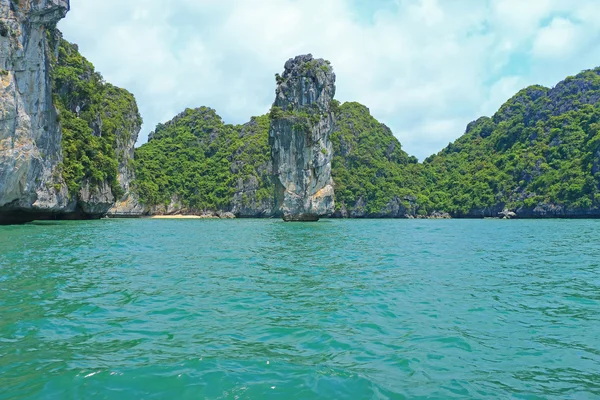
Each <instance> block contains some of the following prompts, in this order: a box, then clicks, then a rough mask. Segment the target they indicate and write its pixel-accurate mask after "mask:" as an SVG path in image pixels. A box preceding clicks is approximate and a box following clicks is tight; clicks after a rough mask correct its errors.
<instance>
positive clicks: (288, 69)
mask: <svg viewBox="0 0 600 400" xmlns="http://www.w3.org/2000/svg"><path fill="white" fill-rule="evenodd" d="M276 79H277V90H276V98H275V103H274V104H273V108H272V109H271V127H270V130H269V144H270V146H271V158H272V162H273V172H274V178H275V179H274V180H275V210H278V212H279V213H280V214H281V216H282V217H283V219H284V220H285V221H316V220H318V219H319V217H322V216H326V215H330V214H331V213H333V211H334V190H333V180H332V178H331V161H332V158H333V155H332V153H333V151H332V143H331V140H330V135H331V133H332V131H333V127H334V117H335V116H334V113H333V110H332V100H333V97H334V95H335V74H334V73H333V69H332V68H331V66H330V64H329V62H327V61H325V60H323V59H315V58H313V56H312V55H310V54H308V55H303V56H298V57H296V58H293V59H290V60H288V62H287V63H286V64H285V71H284V73H283V75H282V76H279V75H277V76H276Z"/></svg>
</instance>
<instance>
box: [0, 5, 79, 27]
mask: <svg viewBox="0 0 600 400" xmlns="http://www.w3.org/2000/svg"><path fill="white" fill-rule="evenodd" d="M0 5H1V9H2V16H3V17H5V16H7V15H9V14H8V12H9V10H10V12H12V13H14V14H16V15H18V16H19V17H21V18H23V17H24V16H26V17H27V18H28V19H29V22H34V23H35V22H37V23H44V24H47V23H50V24H52V23H56V22H58V21H60V20H61V19H63V18H64V17H65V16H66V15H67V12H68V11H69V10H70V8H71V5H70V2H69V0H0Z"/></svg>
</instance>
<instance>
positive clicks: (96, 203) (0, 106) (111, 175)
mask: <svg viewBox="0 0 600 400" xmlns="http://www.w3.org/2000/svg"><path fill="white" fill-rule="evenodd" d="M68 10H69V1H67V0H20V1H16V0H0V223H3V222H9V223H10V222H23V221H28V220H33V219H46V218H97V217H101V216H103V215H105V214H106V213H107V212H108V210H109V209H110V208H111V207H113V206H114V204H115V200H118V199H121V200H122V201H123V202H124V203H127V204H130V203H132V202H133V203H135V199H133V201H132V199H131V197H130V196H129V195H128V192H129V183H130V181H131V180H132V178H133V168H132V165H131V164H132V158H133V145H134V143H135V141H136V140H137V134H138V132H139V129H140V126H141V118H140V116H139V113H138V109H137V105H136V103H135V99H134V98H133V96H132V95H131V94H130V93H129V92H127V91H125V90H123V89H119V88H116V87H114V86H112V85H110V84H107V83H104V81H103V79H102V76H100V74H98V73H97V72H95V70H94V67H93V66H92V65H91V63H89V62H88V61H87V60H85V58H83V57H82V56H81V55H80V54H79V52H78V49H77V46H75V45H73V44H70V43H68V42H66V41H65V40H63V39H62V35H61V34H60V32H59V31H58V30H57V29H56V23H57V22H58V21H59V20H60V19H61V18H63V17H64V16H65V15H66V13H67V12H68ZM130 208H133V209H134V210H135V211H136V212H140V210H139V209H137V208H136V207H131V206H130Z"/></svg>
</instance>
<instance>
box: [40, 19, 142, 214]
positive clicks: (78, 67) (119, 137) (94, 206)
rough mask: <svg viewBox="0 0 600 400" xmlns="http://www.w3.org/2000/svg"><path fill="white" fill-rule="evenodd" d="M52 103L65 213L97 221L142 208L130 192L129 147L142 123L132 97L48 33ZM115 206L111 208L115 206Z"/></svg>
mask: <svg viewBox="0 0 600 400" xmlns="http://www.w3.org/2000/svg"><path fill="white" fill-rule="evenodd" d="M49 37H50V40H51V42H55V43H56V44H57V52H56V53H55V54H54V55H53V56H52V67H53V68H52V72H51V76H52V83H53V91H54V95H55V96H54V97H55V105H56V107H57V108H58V110H59V112H60V114H59V115H60V122H61V126H62V131H63V137H62V148H63V157H64V158H63V162H62V165H63V171H62V173H63V177H64V178H65V181H66V184H67V187H68V189H69V194H70V200H71V201H70V204H69V207H68V208H67V209H66V210H65V212H66V213H73V214H75V215H77V216H78V217H99V216H102V215H105V214H106V213H107V212H109V210H111V209H112V211H111V212H112V214H113V215H120V214H123V215H136V214H140V213H141V212H142V211H143V210H142V209H141V208H140V207H139V206H138V205H137V201H136V199H135V197H134V196H132V195H131V194H130V183H131V181H132V180H133V176H134V172H133V165H132V164H133V152H134V144H135V142H136V140H137V137H138V133H139V131H140V127H141V124H142V119H141V117H140V114H139V111H138V108H137V104H136V102H135V98H134V97H133V95H132V94H131V93H129V92H128V91H126V90H124V89H121V88H118V87H115V86H113V85H111V84H109V83H105V82H104V79H103V78H102V76H101V75H100V74H99V73H98V72H96V71H95V69H94V66H93V65H92V64H91V63H90V62H89V61H87V60H86V59H85V58H84V57H82V56H81V54H79V51H78V48H77V46H76V45H74V44H71V43H69V42H67V41H66V40H64V39H62V35H61V34H60V32H58V31H57V30H53V31H51V32H50V35H49ZM115 202H116V205H115Z"/></svg>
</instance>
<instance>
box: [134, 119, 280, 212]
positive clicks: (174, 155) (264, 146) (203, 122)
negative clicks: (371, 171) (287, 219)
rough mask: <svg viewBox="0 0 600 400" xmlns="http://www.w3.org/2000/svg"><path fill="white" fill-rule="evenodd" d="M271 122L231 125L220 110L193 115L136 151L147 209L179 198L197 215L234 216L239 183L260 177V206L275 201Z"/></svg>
mask: <svg viewBox="0 0 600 400" xmlns="http://www.w3.org/2000/svg"><path fill="white" fill-rule="evenodd" d="M268 132H269V117H268V116H261V117H255V118H253V119H252V121H250V122H249V123H247V124H245V125H243V126H233V125H225V124H224V123H223V121H222V120H221V118H220V117H219V116H218V115H217V114H216V113H215V111H214V110H212V109H210V108H207V107H201V108H198V109H195V110H191V109H187V110H186V111H184V112H183V113H181V114H179V115H178V116H177V117H175V118H174V119H173V120H172V121H170V122H168V123H167V124H161V125H159V126H158V127H157V128H156V131H155V132H154V133H153V134H152V137H151V140H150V141H149V142H148V143H147V144H145V145H143V146H141V147H140V148H138V149H136V163H135V164H136V181H135V188H136V191H137V192H138V194H139V196H140V199H141V200H142V202H144V203H145V204H147V205H160V204H168V203H169V202H170V201H171V198H172V197H173V196H176V197H177V198H179V199H181V201H182V203H183V205H184V206H186V207H188V208H191V209H197V210H228V209H230V207H231V202H232V198H233V195H234V193H235V190H236V185H237V183H238V181H239V180H240V179H241V180H247V179H249V178H250V177H255V178H256V179H257V180H258V182H259V188H258V190H257V193H256V198H257V200H259V201H260V200H263V199H266V198H272V196H273V195H272V193H273V189H272V183H271V179H270V173H271V171H270V170H269V168H268V167H267V166H268V165H269V162H270V148H269V144H268Z"/></svg>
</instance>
